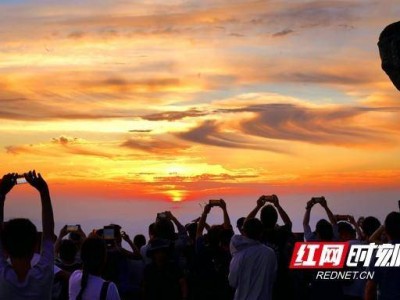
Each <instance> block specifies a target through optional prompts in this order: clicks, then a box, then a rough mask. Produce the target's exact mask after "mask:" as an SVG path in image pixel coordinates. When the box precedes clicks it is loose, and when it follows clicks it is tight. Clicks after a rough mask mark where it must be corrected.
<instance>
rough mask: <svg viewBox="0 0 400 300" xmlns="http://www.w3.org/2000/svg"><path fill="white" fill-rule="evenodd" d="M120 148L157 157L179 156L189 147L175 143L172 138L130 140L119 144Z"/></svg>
mask: <svg viewBox="0 0 400 300" xmlns="http://www.w3.org/2000/svg"><path fill="white" fill-rule="evenodd" d="M121 147H124V148H129V149H133V150H140V151H144V152H148V153H155V154H159V155H163V154H165V155H171V154H179V153H182V152H184V151H186V150H188V149H189V148H190V147H191V146H190V145H188V144H187V143H182V142H175V141H173V137H172V138H171V137H166V136H163V137H158V136H155V137H151V138H130V139H128V140H126V141H124V142H123V143H122V144H121Z"/></svg>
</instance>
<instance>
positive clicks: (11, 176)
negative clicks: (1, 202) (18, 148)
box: [0, 173, 17, 196]
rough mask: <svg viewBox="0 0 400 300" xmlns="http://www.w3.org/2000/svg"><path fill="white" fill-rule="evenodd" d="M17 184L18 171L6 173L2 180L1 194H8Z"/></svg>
mask: <svg viewBox="0 0 400 300" xmlns="http://www.w3.org/2000/svg"><path fill="white" fill-rule="evenodd" d="M16 184H17V174H16V173H8V174H6V175H4V176H3V178H2V179H1V182H0V196H5V195H7V194H8V193H9V192H10V191H11V190H12V188H13V187H14V185H16Z"/></svg>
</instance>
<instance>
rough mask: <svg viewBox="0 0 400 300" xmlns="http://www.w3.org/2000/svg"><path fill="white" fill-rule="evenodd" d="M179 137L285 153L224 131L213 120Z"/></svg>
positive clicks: (207, 142) (228, 146)
mask: <svg viewBox="0 0 400 300" xmlns="http://www.w3.org/2000/svg"><path fill="white" fill-rule="evenodd" d="M177 136H178V137H180V138H181V139H183V140H187V141H191V142H194V143H200V144H205V145H210V146H217V147H225V148H238V149H239V148H243V149H253V150H269V151H274V152H284V150H283V149H280V148H278V147H276V148H275V147H272V146H266V145H265V144H264V145H262V144H257V143H255V142H254V141H252V140H251V139H249V138H248V137H246V136H245V135H243V134H240V133H234V132H229V131H224V129H223V127H222V126H221V124H218V123H217V122H216V121H211V120H209V121H205V122H202V123H201V124H200V125H199V126H197V127H195V128H193V129H190V130H189V131H187V132H183V133H178V134H177Z"/></svg>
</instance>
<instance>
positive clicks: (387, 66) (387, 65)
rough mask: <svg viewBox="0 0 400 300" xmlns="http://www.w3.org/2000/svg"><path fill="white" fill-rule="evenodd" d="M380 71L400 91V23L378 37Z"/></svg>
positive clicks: (389, 26) (391, 25)
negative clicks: (381, 70) (383, 72)
mask: <svg viewBox="0 0 400 300" xmlns="http://www.w3.org/2000/svg"><path fill="white" fill-rule="evenodd" d="M378 46H379V53H380V56H381V60H382V69H383V70H384V71H385V73H386V74H387V75H388V76H389V78H390V80H391V81H392V82H393V84H394V85H395V86H396V88H397V89H398V90H400V22H396V23H392V24H390V25H388V26H386V28H385V29H384V30H383V31H382V33H381V34H380V36H379V42H378Z"/></svg>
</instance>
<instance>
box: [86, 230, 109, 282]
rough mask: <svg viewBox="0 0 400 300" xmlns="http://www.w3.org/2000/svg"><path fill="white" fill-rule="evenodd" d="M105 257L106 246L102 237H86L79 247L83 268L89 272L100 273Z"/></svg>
mask: <svg viewBox="0 0 400 300" xmlns="http://www.w3.org/2000/svg"><path fill="white" fill-rule="evenodd" d="M106 258H107V247H106V243H105V242H104V240H103V239H101V238H97V237H89V238H87V239H86V240H85V241H84V242H83V244H82V248H81V260H82V263H83V268H84V270H86V271H87V272H88V273H90V274H94V275H97V274H100V273H101V270H102V269H103V267H104V265H105V263H106Z"/></svg>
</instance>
